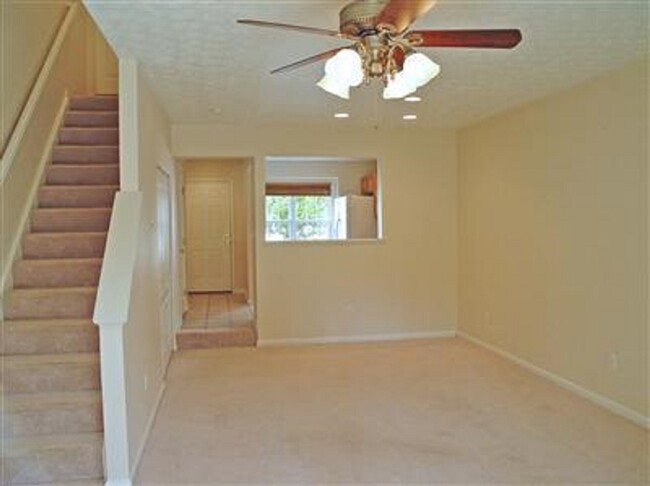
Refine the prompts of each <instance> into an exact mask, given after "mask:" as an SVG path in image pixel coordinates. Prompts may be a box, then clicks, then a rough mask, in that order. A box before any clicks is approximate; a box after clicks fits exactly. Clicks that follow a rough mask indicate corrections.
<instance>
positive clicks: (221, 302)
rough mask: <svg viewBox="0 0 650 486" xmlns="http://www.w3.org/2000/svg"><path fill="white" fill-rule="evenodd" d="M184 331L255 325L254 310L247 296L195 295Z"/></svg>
mask: <svg viewBox="0 0 650 486" xmlns="http://www.w3.org/2000/svg"><path fill="white" fill-rule="evenodd" d="M188 300H189V310H188V311H187V314H186V315H185V317H184V318H183V329H214V328H224V327H237V326H250V325H253V319H254V317H253V310H252V308H251V306H250V305H249V304H248V303H247V302H246V296H245V295H244V294H238V293H226V292H210V293H193V294H190V295H189V296H188Z"/></svg>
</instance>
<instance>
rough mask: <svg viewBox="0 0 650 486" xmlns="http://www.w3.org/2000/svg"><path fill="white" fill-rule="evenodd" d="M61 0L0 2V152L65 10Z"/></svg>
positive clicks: (5, 0)
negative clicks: (0, 120)
mask: <svg viewBox="0 0 650 486" xmlns="http://www.w3.org/2000/svg"><path fill="white" fill-rule="evenodd" d="M67 3H68V2H65V1H64V0H41V1H39V0H34V1H29V2H25V1H18V0H3V1H2V2H0V67H1V69H0V85H1V86H2V99H1V103H0V106H1V108H0V116H1V117H2V123H0V153H1V152H2V151H3V150H4V147H5V144H6V142H7V138H8V136H9V133H10V132H11V130H12V128H13V127H14V124H15V123H16V121H17V120H18V116H19V115H20V111H21V110H22V107H23V105H24V103H25V101H26V100H27V95H28V94H29V92H30V90H31V88H32V84H33V83H34V80H35V79H36V75H37V74H38V72H39V70H40V68H41V65H42V64H43V61H44V60H45V55H46V54H47V51H48V49H49V47H50V45H51V44H52V41H53V40H54V35H55V34H56V32H57V30H58V28H59V25H60V24H61V22H62V20H63V17H64V15H65V13H66V12H67V10H68V7H67Z"/></svg>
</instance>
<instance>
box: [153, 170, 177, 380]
mask: <svg viewBox="0 0 650 486" xmlns="http://www.w3.org/2000/svg"><path fill="white" fill-rule="evenodd" d="M156 208H157V225H156V228H157V239H158V245H157V246H158V248H157V255H156V256H157V262H158V269H159V271H158V301H159V305H160V321H161V323H160V324H161V329H162V362H163V366H164V367H165V366H166V365H167V363H168V362H169V358H170V356H171V352H172V349H173V348H174V322H173V318H172V316H173V310H172V258H171V254H172V224H171V222H172V219H171V211H172V206H171V187H170V180H169V174H167V173H166V172H164V171H163V170H161V169H160V168H158V174H157V204H156Z"/></svg>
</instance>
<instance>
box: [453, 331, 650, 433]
mask: <svg viewBox="0 0 650 486" xmlns="http://www.w3.org/2000/svg"><path fill="white" fill-rule="evenodd" d="M458 337H460V338H463V339H467V340H468V341H470V342H472V343H474V344H476V345H478V346H481V347H483V348H485V349H487V350H489V351H492V352H493V353H495V354H498V355H499V356H501V357H502V358H505V359H507V360H508V361H512V362H513V363H515V364H518V365H519V366H521V367H522V368H525V369H526V370H528V371H530V372H532V373H534V374H536V375H538V376H541V377H542V378H545V379H547V380H549V381H551V382H553V383H555V384H556V385H558V386H560V387H562V388H564V389H565V390H568V391H570V392H572V393H575V394H576V395H578V396H580V397H582V398H585V399H587V400H589V401H590V402H593V403H595V404H596V405H599V406H601V407H603V408H604V409H606V410H609V411H610V412H612V413H615V414H616V415H619V416H621V417H623V418H626V419H628V420H630V421H632V422H634V423H635V424H637V425H640V426H641V427H645V428H647V429H650V417H645V416H643V415H641V414H640V413H638V412H635V411H634V410H632V409H630V408H628V407H626V406H625V405H623V404H621V403H618V402H616V401H614V400H612V399H610V398H607V397H605V396H603V395H600V394H599V393H596V392H593V391H591V390H588V389H587V388H584V387H582V386H580V385H578V384H577V383H574V382H573V381H570V380H567V379H566V378H562V377H561V376H558V375H556V374H554V373H551V372H550V371H546V370H545V369H543V368H540V367H539V366H536V365H534V364H532V363H531V362H529V361H526V360H524V359H522V358H519V357H517V356H515V355H514V354H510V353H509V352H507V351H504V350H503V349H501V348H498V347H496V346H494V345H492V344H489V343H486V342H485V341H482V340H481V339H479V338H476V337H474V336H472V335H471V334H467V333H466V332H463V331H458Z"/></svg>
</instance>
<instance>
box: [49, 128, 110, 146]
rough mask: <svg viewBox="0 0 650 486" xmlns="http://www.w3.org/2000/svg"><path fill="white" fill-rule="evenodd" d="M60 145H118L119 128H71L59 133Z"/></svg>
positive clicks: (63, 129)
mask: <svg viewBox="0 0 650 486" xmlns="http://www.w3.org/2000/svg"><path fill="white" fill-rule="evenodd" d="M59 143H60V144H64V145H117V144H118V143H119V132H118V129H117V128H71V127H64V128H62V129H61V130H60V131H59Z"/></svg>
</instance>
